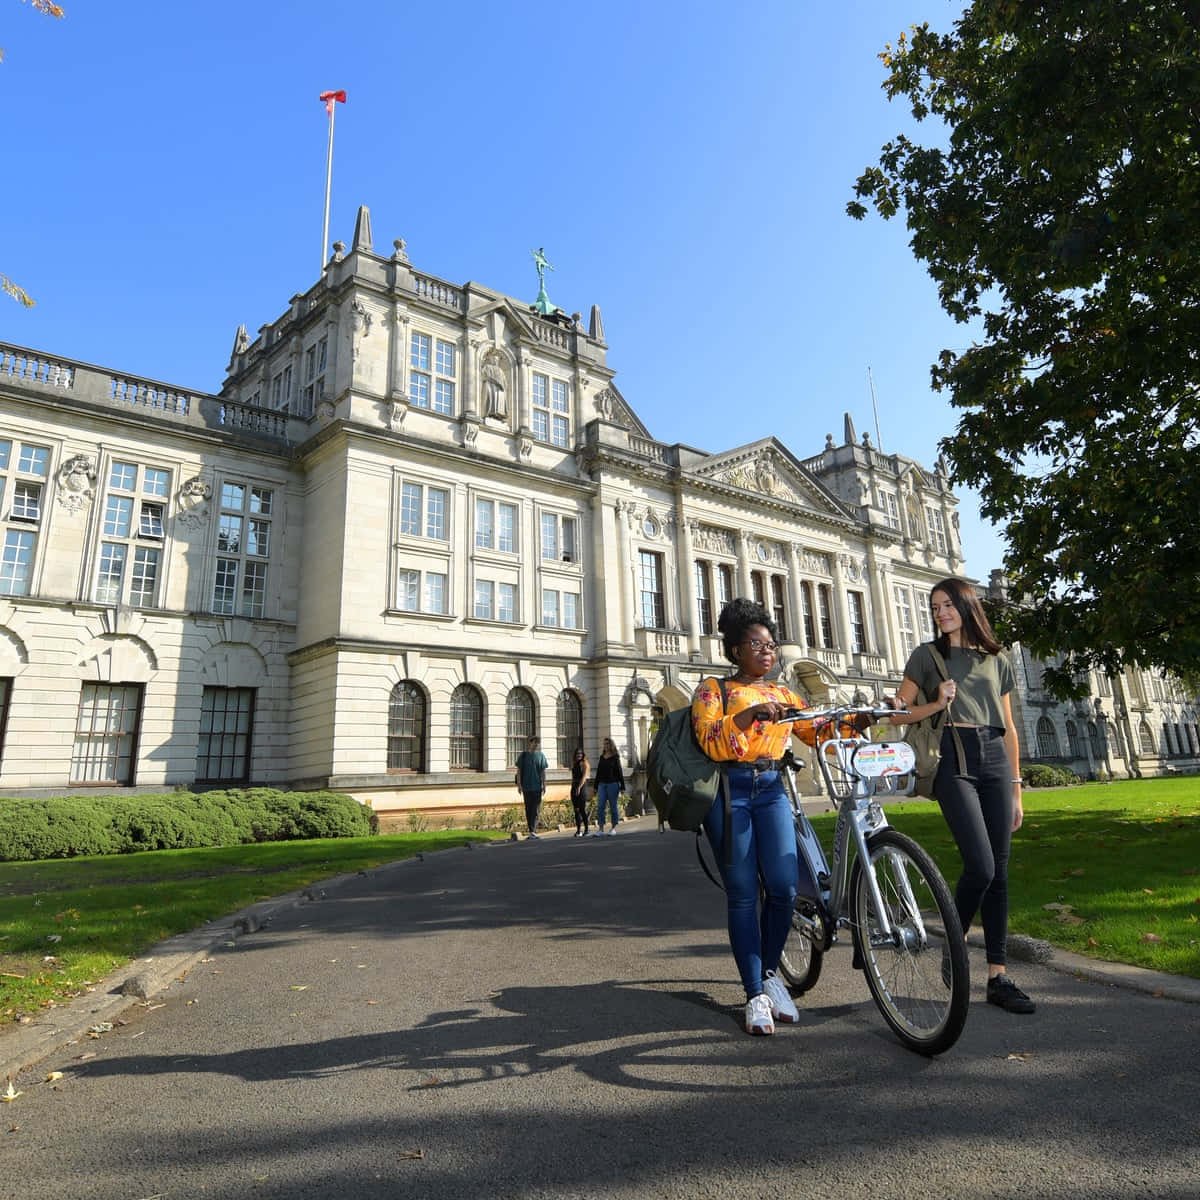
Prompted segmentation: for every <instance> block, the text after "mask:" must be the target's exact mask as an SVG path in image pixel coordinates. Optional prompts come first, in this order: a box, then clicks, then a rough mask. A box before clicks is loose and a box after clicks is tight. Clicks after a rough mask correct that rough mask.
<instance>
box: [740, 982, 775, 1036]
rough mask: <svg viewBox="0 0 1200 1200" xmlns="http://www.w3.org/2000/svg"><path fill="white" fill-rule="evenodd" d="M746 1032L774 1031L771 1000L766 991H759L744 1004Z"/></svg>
mask: <svg viewBox="0 0 1200 1200" xmlns="http://www.w3.org/2000/svg"><path fill="white" fill-rule="evenodd" d="M746 1032H747V1033H774V1032H775V1022H774V1021H773V1020H772V1019H771V1001H770V1000H768V999H767V994H766V992H759V993H758V995H757V996H755V997H754V999H753V1000H750V1001H748V1002H747V1004H746Z"/></svg>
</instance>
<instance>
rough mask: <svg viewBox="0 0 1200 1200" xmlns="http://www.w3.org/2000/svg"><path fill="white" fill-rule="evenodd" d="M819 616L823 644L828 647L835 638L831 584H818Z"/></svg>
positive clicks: (832, 643)
mask: <svg viewBox="0 0 1200 1200" xmlns="http://www.w3.org/2000/svg"><path fill="white" fill-rule="evenodd" d="M817 617H818V618H819V620H820V622H821V645H822V646H825V647H826V648H827V649H828V648H829V647H831V646H833V645H834V640H833V591H832V590H831V588H830V586H829V584H827V583H819V584H817Z"/></svg>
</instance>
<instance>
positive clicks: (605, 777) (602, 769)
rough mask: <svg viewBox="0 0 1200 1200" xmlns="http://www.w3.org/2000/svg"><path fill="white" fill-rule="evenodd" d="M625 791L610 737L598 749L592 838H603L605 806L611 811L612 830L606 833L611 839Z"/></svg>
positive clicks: (617, 821) (617, 822)
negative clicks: (594, 825)
mask: <svg viewBox="0 0 1200 1200" xmlns="http://www.w3.org/2000/svg"><path fill="white" fill-rule="evenodd" d="M624 790H625V773H624V772H623V771H622V770H621V756H620V755H619V754H618V753H617V748H616V746H614V745H613V740H612V738H610V737H606V738H605V739H604V745H603V746H602V747H601V748H600V761H599V762H597V763H596V832H595V833H594V834H593V835H592V836H593V837H603V836H604V811H605V806H606V805H607V806H608V807H610V808H611V809H612V828H611V829H609V831H608V833H609V836H610V837H611V836H612V835H613V834H614V833H616V832H617V826H618V825H619V824H620V823H621V815H620V813H619V812H618V809H619V807H620V804H621V793H622V792H623V791H624Z"/></svg>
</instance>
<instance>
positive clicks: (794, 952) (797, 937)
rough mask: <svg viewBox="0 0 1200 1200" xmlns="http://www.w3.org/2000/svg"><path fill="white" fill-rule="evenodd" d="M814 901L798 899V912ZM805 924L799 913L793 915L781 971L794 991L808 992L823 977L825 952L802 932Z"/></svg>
mask: <svg viewBox="0 0 1200 1200" xmlns="http://www.w3.org/2000/svg"><path fill="white" fill-rule="evenodd" d="M806 905H807V906H809V907H811V905H812V901H811V900H806V899H804V898H802V897H797V899H796V912H797V913H799V912H802V911H806V909H805V907H804V906H806ZM802 928H803V926H802V925H801V923H800V918H799V916H798V915H793V916H792V928H791V929H790V930H789V932H788V938H787V941H786V942H784V944H783V957H782V958H780V960H779V973H780V974H781V975H782V976H783V977H784V979H786V980H787V981H788V985H789V986H790V987H791V989H792V991H794V992H807V991H808V990H809V989H810V988H812V987H813V986H814V985H815V984H816V982H817V980H818V979H820V978H821V966H822V964H823V962H824V960H825V952H824V950H822V949H821V948H820V947H819V946H817V945H816V944H815V943H814V942H813V940H812V938H810V937H806V936H805V935H804V933H802V932H801V930H802Z"/></svg>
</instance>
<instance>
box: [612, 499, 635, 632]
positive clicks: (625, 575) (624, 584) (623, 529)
mask: <svg viewBox="0 0 1200 1200" xmlns="http://www.w3.org/2000/svg"><path fill="white" fill-rule="evenodd" d="M613 507H614V510H615V512H616V515H617V554H618V557H619V560H620V570H621V641H623V642H624V643H625V644H626V645H628V646H632V645H633V644H634V626H635V624H636V621H635V617H634V614H635V613H636V612H637V609H636V607H635V593H634V588H633V576H634V572H635V571H636V570H637V563H635V562H634V560H633V550H632V543H631V542H630V538H629V522H630V521H631V520H632V519H633V506H632V505H631V504H630V503H629V502H628V501H627V500H626V501H622V500H618V501H617V502H616V504H615V505H614V506H613Z"/></svg>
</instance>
